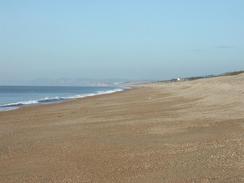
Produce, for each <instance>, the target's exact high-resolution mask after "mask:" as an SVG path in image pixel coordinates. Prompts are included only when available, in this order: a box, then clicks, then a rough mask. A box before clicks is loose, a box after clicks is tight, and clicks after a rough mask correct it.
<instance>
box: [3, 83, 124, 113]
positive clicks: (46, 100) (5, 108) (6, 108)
mask: <svg viewBox="0 0 244 183" xmlns="http://www.w3.org/2000/svg"><path fill="white" fill-rule="evenodd" d="M121 91H124V89H121V88H117V89H114V90H104V91H97V92H94V93H87V94H81V95H74V96H68V97H58V96H56V97H45V98H42V99H39V100H29V101H21V102H16V103H9V104H4V105H0V111H10V110H15V109H18V108H19V107H21V106H26V105H35V104H50V103H56V102H62V101H65V100H72V99H78V98H85V97H92V96H97V95H104V94H112V93H115V92H121Z"/></svg>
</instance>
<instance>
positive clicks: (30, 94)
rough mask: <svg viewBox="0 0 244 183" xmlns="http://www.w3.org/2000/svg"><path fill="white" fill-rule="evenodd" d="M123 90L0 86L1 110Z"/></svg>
mask: <svg viewBox="0 0 244 183" xmlns="http://www.w3.org/2000/svg"><path fill="white" fill-rule="evenodd" d="M118 91H122V89H121V88H115V87H70V86H0V111H6V110H13V109H16V108H19V107H21V106H24V105H35V104H48V103H56V102H62V101H65V100H70V99H75V98H83V97H87V96H94V95H101V94H107V93H114V92H118Z"/></svg>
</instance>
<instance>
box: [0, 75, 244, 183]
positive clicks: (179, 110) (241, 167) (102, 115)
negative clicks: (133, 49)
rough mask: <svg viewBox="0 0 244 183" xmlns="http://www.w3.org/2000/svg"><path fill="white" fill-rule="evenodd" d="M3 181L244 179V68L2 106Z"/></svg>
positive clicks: (143, 182) (0, 179)
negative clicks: (10, 108)
mask: <svg viewBox="0 0 244 183" xmlns="http://www.w3.org/2000/svg"><path fill="white" fill-rule="evenodd" d="M0 182H1V183H15V182H18V183H22V182H23V183H24V182H25V183H35V182H38V183H39V182H40V183H46V182H48V183H49V182H50V183H51V182H52V183H54V182H55V183H56V182H57V183H71V182H72V183H73V182H74V183H78V182H82V183H83V182H84V183H85V182H86V183H88V182H97V183H113V182H121V183H127V182H133V183H135V182H137V183H162V182H177V183H182V182H204V183H205V182H221V183H224V182H226V183H230V182H244V74H239V75H236V76H224V77H217V78H210V79H201V80H194V81H184V82H174V83H154V84H147V85H143V86H138V87H136V88H134V89H131V90H128V91H125V92H120V93H115V94H109V95H101V96H95V97H89V98H84V99H77V100H74V101H69V102H65V103H61V104H51V105H41V106H33V107H24V108H21V109H18V110H15V111H8V112H1V113H0Z"/></svg>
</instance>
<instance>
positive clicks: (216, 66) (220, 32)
mask: <svg viewBox="0 0 244 183" xmlns="http://www.w3.org/2000/svg"><path fill="white" fill-rule="evenodd" d="M243 10H244V1H243V0H231V1H230V0H214V1H213V0H204V1H196V0H184V1H183V0H117V1H116V0H89V1H88V0H87V1H85V0H52V1H51V0H42V1H38V0H21V1H19V0H0V85H1V84H2V85H4V84H20V85H21V84H24V83H27V82H30V81H32V82H36V84H38V81H48V80H58V79H60V78H63V79H78V78H81V79H85V78H87V79H98V80H101V79H128V80H164V79H171V78H175V77H186V76H196V75H205V74H215V73H216V74H217V73H222V72H227V71H234V70H243V69H244V11H243Z"/></svg>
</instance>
